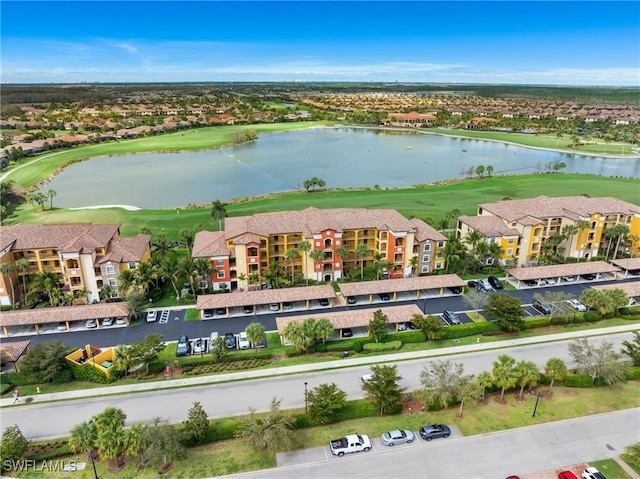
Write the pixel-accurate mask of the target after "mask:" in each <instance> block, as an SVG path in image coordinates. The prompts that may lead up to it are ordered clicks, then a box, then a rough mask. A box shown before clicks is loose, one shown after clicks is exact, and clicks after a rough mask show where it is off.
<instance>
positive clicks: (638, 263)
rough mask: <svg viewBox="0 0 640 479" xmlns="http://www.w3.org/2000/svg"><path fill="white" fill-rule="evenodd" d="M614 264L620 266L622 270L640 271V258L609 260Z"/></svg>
mask: <svg viewBox="0 0 640 479" xmlns="http://www.w3.org/2000/svg"><path fill="white" fill-rule="evenodd" d="M609 261H611V263H612V264H614V265H616V266H620V267H621V268H622V269H626V270H634V269H640V258H621V259H613V260H609Z"/></svg>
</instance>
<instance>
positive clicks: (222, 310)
mask: <svg viewBox="0 0 640 479" xmlns="http://www.w3.org/2000/svg"><path fill="white" fill-rule="evenodd" d="M216 314H217V315H218V316H222V315H223V314H227V308H216Z"/></svg>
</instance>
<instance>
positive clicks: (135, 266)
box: [129, 261, 138, 269]
mask: <svg viewBox="0 0 640 479" xmlns="http://www.w3.org/2000/svg"><path fill="white" fill-rule="evenodd" d="M137 268H138V263H136V262H134V261H131V262H129V269H137Z"/></svg>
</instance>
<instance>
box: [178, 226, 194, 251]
mask: <svg viewBox="0 0 640 479" xmlns="http://www.w3.org/2000/svg"><path fill="white" fill-rule="evenodd" d="M179 235H180V239H181V240H182V242H183V243H184V246H185V247H186V248H187V251H188V253H189V256H191V247H192V246H193V231H191V230H189V229H187V228H183V229H181V230H180V233H179Z"/></svg>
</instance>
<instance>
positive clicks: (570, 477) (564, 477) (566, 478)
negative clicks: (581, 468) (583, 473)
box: [558, 471, 579, 479]
mask: <svg viewBox="0 0 640 479" xmlns="http://www.w3.org/2000/svg"><path fill="white" fill-rule="evenodd" d="M558 479H579V478H578V476H576V475H575V474H574V473H573V472H572V471H560V472H559V473H558Z"/></svg>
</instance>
